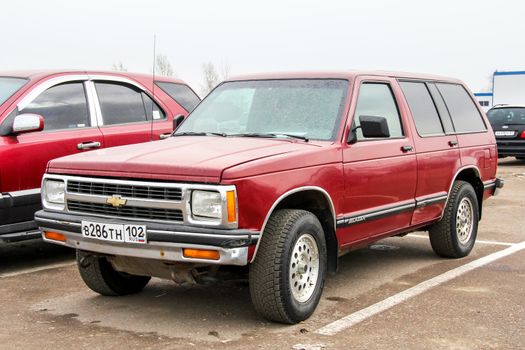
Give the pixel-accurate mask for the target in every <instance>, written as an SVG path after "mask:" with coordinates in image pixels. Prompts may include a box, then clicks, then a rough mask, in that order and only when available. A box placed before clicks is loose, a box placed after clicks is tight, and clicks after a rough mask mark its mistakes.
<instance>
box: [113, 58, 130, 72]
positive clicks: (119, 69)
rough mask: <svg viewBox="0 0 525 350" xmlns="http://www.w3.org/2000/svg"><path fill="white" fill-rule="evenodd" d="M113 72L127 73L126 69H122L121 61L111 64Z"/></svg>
mask: <svg viewBox="0 0 525 350" xmlns="http://www.w3.org/2000/svg"><path fill="white" fill-rule="evenodd" d="M112 69H113V70H116V71H118V72H127V71H128V69H127V68H126V67H124V64H122V61H118V62H117V63H113V66H112Z"/></svg>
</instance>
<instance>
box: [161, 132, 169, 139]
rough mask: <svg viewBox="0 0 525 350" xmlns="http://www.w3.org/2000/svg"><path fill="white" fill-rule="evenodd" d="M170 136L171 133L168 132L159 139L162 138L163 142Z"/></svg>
mask: <svg viewBox="0 0 525 350" xmlns="http://www.w3.org/2000/svg"><path fill="white" fill-rule="evenodd" d="M170 136H171V132H167V133H165V134H160V136H159V137H160V139H161V140H164V139H167V138H168V137H170Z"/></svg>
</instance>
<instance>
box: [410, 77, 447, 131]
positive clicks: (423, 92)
mask: <svg viewBox="0 0 525 350" xmlns="http://www.w3.org/2000/svg"><path fill="white" fill-rule="evenodd" d="M400 85H401V89H402V90H403V93H404V94H405V97H406V99H407V102H408V106H409V107H410V112H411V113H412V117H413V118H414V123H415V124H416V129H417V132H418V134H419V135H421V136H430V135H443V134H444V132H443V126H442V125H441V121H440V119H439V115H438V112H437V110H436V106H435V105H434V101H433V100H432V97H431V96H430V93H429V92H428V89H427V86H426V84H425V83H417V82H400Z"/></svg>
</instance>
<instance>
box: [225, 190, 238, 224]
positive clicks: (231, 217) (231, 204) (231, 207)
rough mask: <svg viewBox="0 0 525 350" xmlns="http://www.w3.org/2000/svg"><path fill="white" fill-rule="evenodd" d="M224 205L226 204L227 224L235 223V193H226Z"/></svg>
mask: <svg viewBox="0 0 525 350" xmlns="http://www.w3.org/2000/svg"><path fill="white" fill-rule="evenodd" d="M226 203H227V204H228V222H235V221H237V207H236V205H235V192H234V191H228V192H226Z"/></svg>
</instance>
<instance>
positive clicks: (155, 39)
mask: <svg viewBox="0 0 525 350" xmlns="http://www.w3.org/2000/svg"><path fill="white" fill-rule="evenodd" d="M156 46H157V35H156V34H153V70H152V77H151V84H152V87H151V93H152V94H153V96H152V97H153V98H152V99H151V129H150V133H149V137H150V141H153V121H154V118H153V109H154V108H155V66H156V64H155V59H156V56H157V53H156V49H157V47H156Z"/></svg>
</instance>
